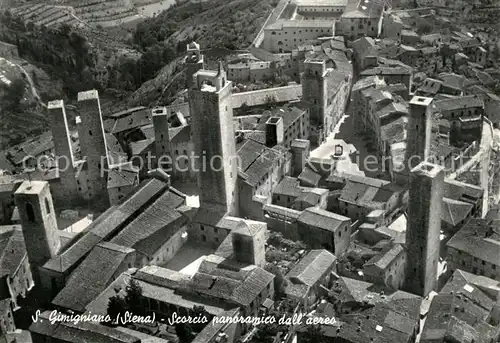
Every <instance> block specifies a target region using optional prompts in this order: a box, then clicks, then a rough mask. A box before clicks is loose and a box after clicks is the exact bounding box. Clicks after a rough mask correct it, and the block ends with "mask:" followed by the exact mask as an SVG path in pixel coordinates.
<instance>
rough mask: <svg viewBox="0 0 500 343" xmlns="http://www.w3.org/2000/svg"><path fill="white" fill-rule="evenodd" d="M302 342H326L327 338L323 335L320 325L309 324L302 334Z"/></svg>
mask: <svg viewBox="0 0 500 343" xmlns="http://www.w3.org/2000/svg"><path fill="white" fill-rule="evenodd" d="M301 342H302V343H326V342H327V339H326V338H325V336H324V335H323V330H322V329H321V326H320V325H311V326H308V327H307V331H306V332H305V333H304V334H303V335H302V339H301Z"/></svg>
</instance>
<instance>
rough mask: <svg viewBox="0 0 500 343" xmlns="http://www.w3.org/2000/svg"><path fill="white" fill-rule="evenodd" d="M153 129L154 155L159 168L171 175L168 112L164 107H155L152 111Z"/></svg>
mask: <svg viewBox="0 0 500 343" xmlns="http://www.w3.org/2000/svg"><path fill="white" fill-rule="evenodd" d="M152 117H153V127H154V130H155V153H156V161H157V164H158V167H159V168H162V169H163V170H164V171H166V172H167V173H168V174H172V173H173V170H172V165H173V164H172V162H173V161H172V160H171V157H172V155H171V147H170V135H169V124H168V112H167V108H166V107H156V108H153V110H152Z"/></svg>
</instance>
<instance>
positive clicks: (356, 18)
mask: <svg viewBox="0 0 500 343" xmlns="http://www.w3.org/2000/svg"><path fill="white" fill-rule="evenodd" d="M385 10H386V8H385V6H384V2H383V1H369V2H363V1H357V0H349V1H348V2H347V6H346V8H345V11H344V13H343V14H342V16H341V17H340V20H339V22H338V23H337V24H336V26H335V30H336V34H339V35H343V36H346V37H347V38H348V39H349V40H356V39H358V38H359V37H363V36H367V37H372V38H375V37H379V36H380V33H381V32H382V21H383V17H384V11H385Z"/></svg>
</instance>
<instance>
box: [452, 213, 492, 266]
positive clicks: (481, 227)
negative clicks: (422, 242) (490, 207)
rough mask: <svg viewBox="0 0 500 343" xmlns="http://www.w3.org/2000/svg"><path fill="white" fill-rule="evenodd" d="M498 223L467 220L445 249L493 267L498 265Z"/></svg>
mask: <svg viewBox="0 0 500 343" xmlns="http://www.w3.org/2000/svg"><path fill="white" fill-rule="evenodd" d="M499 226H500V222H496V223H495V222H494V221H490V220H487V219H477V218H473V219H471V220H469V221H468V222H467V223H466V224H465V225H464V226H463V227H462V229H461V230H460V231H458V232H457V233H456V234H455V236H453V237H452V238H451V239H450V240H449V241H448V243H447V244H446V246H447V247H449V248H453V249H456V250H459V251H461V252H462V253H465V254H468V255H470V256H473V257H476V258H478V259H480V260H483V261H486V262H487V263H491V264H494V265H499V260H498V256H500V227H499Z"/></svg>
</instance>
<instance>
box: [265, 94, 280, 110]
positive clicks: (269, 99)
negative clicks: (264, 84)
mask: <svg viewBox="0 0 500 343" xmlns="http://www.w3.org/2000/svg"><path fill="white" fill-rule="evenodd" d="M277 102H278V99H276V97H275V96H274V95H268V96H266V107H267V108H268V109H273V108H276V106H277Z"/></svg>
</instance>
